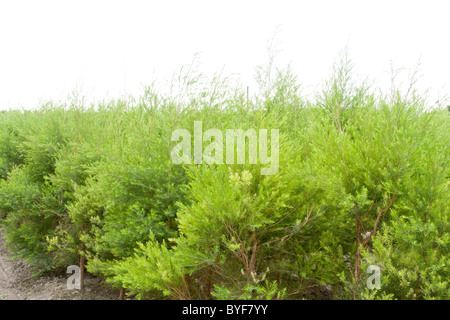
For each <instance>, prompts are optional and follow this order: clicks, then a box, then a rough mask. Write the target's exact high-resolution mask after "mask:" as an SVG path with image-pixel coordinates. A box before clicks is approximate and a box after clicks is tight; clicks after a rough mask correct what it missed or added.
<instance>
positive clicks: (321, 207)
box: [0, 61, 450, 299]
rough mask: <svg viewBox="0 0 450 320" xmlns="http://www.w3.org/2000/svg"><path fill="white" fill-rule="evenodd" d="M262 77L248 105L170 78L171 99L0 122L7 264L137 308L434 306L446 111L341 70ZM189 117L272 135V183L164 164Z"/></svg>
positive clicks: (440, 265)
mask: <svg viewBox="0 0 450 320" xmlns="http://www.w3.org/2000/svg"><path fill="white" fill-rule="evenodd" d="M260 75H263V77H259V78H258V80H259V81H260V92H258V94H257V95H256V94H255V95H253V96H251V97H248V96H247V92H246V90H245V89H244V88H243V87H242V86H239V85H235V84H231V83H230V81H229V79H226V78H220V77H216V78H214V79H213V80H212V81H210V82H206V81H202V79H203V78H201V76H200V75H198V74H195V75H192V74H184V77H183V75H182V76H180V77H179V78H178V80H179V82H178V85H179V88H180V89H179V90H178V91H177V94H173V93H172V94H159V93H158V92H157V91H156V90H155V87H149V88H147V89H146V90H145V92H144V93H143V95H142V96H141V97H140V98H138V99H133V98H126V99H121V100H114V101H110V102H107V103H106V102H105V103H97V104H95V105H91V106H83V105H82V104H80V103H78V100H77V99H72V100H68V102H67V103H59V104H55V103H50V102H49V103H46V104H43V105H42V106H41V107H40V108H39V109H37V110H34V111H7V112H1V113H0V219H1V220H0V221H1V225H2V228H3V232H4V236H5V237H6V239H7V241H8V245H9V246H10V248H11V250H12V252H13V253H14V255H15V256H18V257H21V258H23V259H24V260H25V261H26V262H27V263H29V264H30V265H32V266H33V267H34V268H35V271H36V272H37V273H42V272H46V271H50V270H56V271H58V270H60V271H62V272H64V271H65V269H66V268H67V266H69V265H73V264H77V265H80V266H81V268H82V270H83V269H84V268H86V270H87V271H88V272H90V273H92V274H95V275H97V276H100V277H103V278H104V279H105V280H106V281H107V282H108V283H110V284H111V285H112V286H114V287H117V288H122V290H123V291H124V292H126V293H127V294H129V295H136V297H137V298H143V299H150V298H151V299H210V298H211V299H448V298H449V285H448V279H449V268H448V263H449V244H450V241H449V233H448V226H449V212H450V210H449V209H450V207H449V206H450V201H449V196H450V191H449V190H450V188H449V166H448V164H449V160H450V152H449V148H448V146H449V145H450V135H449V114H448V112H447V111H446V110H444V109H439V108H437V109H434V110H430V109H427V108H426V100H425V97H424V96H423V95H420V94H418V93H417V92H416V91H414V90H409V91H408V92H407V93H406V94H404V93H402V92H401V91H400V90H393V91H391V92H389V93H388V94H384V93H380V92H378V91H375V90H373V89H372V88H371V87H368V86H366V85H365V84H359V83H355V82H354V81H353V78H352V74H351V68H350V66H349V63H348V62H347V61H344V62H343V63H341V64H339V65H336V67H335V68H334V71H333V73H332V75H331V77H330V79H329V81H327V82H326V84H325V85H324V88H323V90H322V91H321V92H320V93H318V94H317V95H316V96H315V98H314V99H306V98H304V97H303V96H302V94H301V89H300V86H299V85H298V82H297V79H296V77H295V76H294V75H293V74H292V73H291V72H290V71H289V69H286V70H277V69H275V70H266V72H265V73H264V72H261V73H260ZM264 75H265V76H264ZM194 121H202V124H203V130H207V129H211V128H214V129H219V130H221V131H223V132H224V131H225V130H226V129H231V128H239V129H243V130H244V131H245V130H247V129H255V130H258V129H269V131H270V129H279V134H280V138H279V139H280V140H279V141H280V142H279V170H278V172H277V173H276V174H275V175H261V167H262V166H263V165H261V164H256V165H255V164H234V165H225V164H213V165H207V164H195V165H183V164H181V165H177V164H174V163H173V162H172V160H171V157H170V153H171V150H172V148H173V147H174V145H175V144H176V142H173V141H172V140H171V136H172V132H173V131H174V130H175V129H179V128H184V129H187V130H189V131H190V132H193V127H194ZM247 162H248V161H247ZM370 265H376V266H378V267H380V271H381V284H380V287H378V288H375V289H370V288H369V287H368V286H367V279H368V277H369V276H370V275H371V274H370V273H367V272H366V271H367V269H368V266H370Z"/></svg>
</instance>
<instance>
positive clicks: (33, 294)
mask: <svg viewBox="0 0 450 320" xmlns="http://www.w3.org/2000/svg"><path fill="white" fill-rule="evenodd" d="M5 242H6V241H5V239H4V238H3V232H2V229H1V228H0V300H115V299H117V298H118V297H119V292H118V291H117V290H111V289H110V288H108V287H106V286H104V285H103V284H102V283H101V281H100V280H99V279H97V278H94V277H92V276H89V275H86V278H85V289H84V290H82V291H81V290H68V289H67V286H66V282H67V277H68V276H69V275H61V276H53V277H51V276H44V277H34V276H33V275H32V272H31V270H30V268H29V267H28V266H27V265H25V264H24V263H23V262H22V261H19V260H17V259H15V260H13V259H11V257H10V253H9V250H8V248H6V246H5Z"/></svg>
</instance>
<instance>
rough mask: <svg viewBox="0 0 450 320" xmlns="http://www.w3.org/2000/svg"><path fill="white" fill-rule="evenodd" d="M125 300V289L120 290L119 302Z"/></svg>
mask: <svg viewBox="0 0 450 320" xmlns="http://www.w3.org/2000/svg"><path fill="white" fill-rule="evenodd" d="M124 299H125V288H120V293H119V300H124Z"/></svg>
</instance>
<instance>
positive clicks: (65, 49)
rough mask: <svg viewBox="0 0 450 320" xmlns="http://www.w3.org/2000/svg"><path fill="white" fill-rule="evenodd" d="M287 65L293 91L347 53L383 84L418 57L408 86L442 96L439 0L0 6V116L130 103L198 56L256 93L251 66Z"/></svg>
mask: <svg viewBox="0 0 450 320" xmlns="http://www.w3.org/2000/svg"><path fill="white" fill-rule="evenodd" d="M276 30H278V33H277V36H276V38H275V40H276V43H277V49H278V50H279V54H278V55H277V60H276V64H277V66H279V67H285V66H286V65H287V64H288V63H291V65H292V68H293V71H294V73H295V74H296V75H297V76H298V79H299V82H300V83H301V85H302V87H303V89H304V91H305V93H308V92H313V91H314V90H318V89H320V86H321V85H322V84H323V80H325V79H326V78H327V77H328V76H329V74H330V71H331V68H332V65H333V63H334V62H335V60H336V59H338V58H339V53H340V52H341V51H342V50H343V49H344V48H345V47H346V46H348V48H349V53H350V57H351V59H352V60H353V63H354V70H355V73H356V74H357V75H360V76H361V77H366V76H368V77H369V78H370V79H371V80H373V81H376V83H377V84H378V85H379V86H380V87H383V88H387V87H389V85H390V68H391V63H392V65H393V67H394V68H402V67H404V68H406V71H405V75H406V76H407V73H408V70H412V69H414V67H415V66H416V64H417V62H418V61H419V59H420V61H421V72H420V76H421V77H420V81H419V83H418V87H419V88H420V89H423V90H424V89H427V88H429V89H430V99H431V100H433V99H440V98H442V97H443V96H445V94H448V93H449V92H450V81H449V79H450V40H449V39H450V2H449V1H448V0H444V1H437V0H427V1H411V0H409V1H400V0H390V1H384V0H376V1H362V0H359V1H358V0H355V1H350V0H346V1H342V0H341V1H335V0H334V1H333V0H314V1H283V0H277V1H261V0H259V1H243V0H241V1H235V0H227V1H213V0H205V1H197V0H188V1H178V0H177V1H175V0H172V1H171V0H165V1H133V0H127V1H112V0H109V1H99V0H97V1H95V0H94V1H92V0H90V1H84V0H76V1H72V0H71V1H64V0H58V1H48V0H40V1H20V0H15V1H4V0H0V109H7V108H22V107H23V108H33V107H35V106H36V105H37V104H38V103H39V101H40V100H47V99H53V100H59V99H61V98H64V97H66V96H67V95H69V94H70V92H72V91H73V90H74V89H75V88H78V90H80V91H81V92H82V94H83V95H85V96H86V97H87V98H88V99H91V100H96V99H104V98H108V97H120V96H123V95H124V94H134V95H138V94H139V93H140V92H141V88H142V85H143V84H147V83H149V82H150V81H152V80H153V79H159V80H160V81H163V80H169V79H170V78H171V76H172V75H173V73H174V72H175V71H177V70H179V69H180V67H181V66H182V65H185V64H189V63H191V61H192V59H193V57H194V55H195V54H196V53H199V58H200V62H201V66H200V70H201V71H202V72H204V73H205V74H209V75H212V74H213V73H214V72H216V71H220V70H222V68H223V67H225V69H224V70H225V73H227V74H232V73H234V74H239V75H240V78H241V82H242V83H243V85H244V86H247V85H248V86H250V91H255V90H256V87H255V86H256V85H255V82H254V80H253V77H254V73H255V72H254V71H255V67H256V66H257V65H262V64H266V63H267V51H266V48H267V43H268V41H269V40H270V39H271V38H272V37H273V35H274V33H275V31H276Z"/></svg>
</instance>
